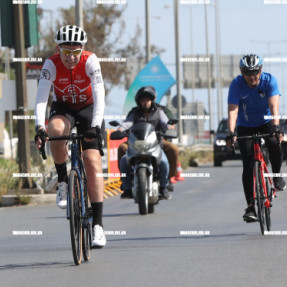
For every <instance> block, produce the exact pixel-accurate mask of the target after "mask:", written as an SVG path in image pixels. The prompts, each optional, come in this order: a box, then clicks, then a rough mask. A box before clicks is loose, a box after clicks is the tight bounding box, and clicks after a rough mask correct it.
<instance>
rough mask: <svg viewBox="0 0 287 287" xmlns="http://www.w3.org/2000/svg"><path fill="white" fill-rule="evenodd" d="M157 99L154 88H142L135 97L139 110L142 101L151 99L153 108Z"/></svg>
mask: <svg viewBox="0 0 287 287" xmlns="http://www.w3.org/2000/svg"><path fill="white" fill-rule="evenodd" d="M155 98H156V91H155V88H154V87H153V86H145V87H141V88H140V89H139V90H138V91H137V93H136V95H135V101H136V103H137V106H138V107H139V108H141V99H151V101H152V106H153V103H154V100H155Z"/></svg>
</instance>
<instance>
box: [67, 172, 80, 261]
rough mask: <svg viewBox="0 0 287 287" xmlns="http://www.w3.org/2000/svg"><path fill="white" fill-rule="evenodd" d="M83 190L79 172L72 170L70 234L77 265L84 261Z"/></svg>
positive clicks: (70, 181) (70, 178)
mask: <svg viewBox="0 0 287 287" xmlns="http://www.w3.org/2000/svg"><path fill="white" fill-rule="evenodd" d="M81 207H82V206H81V190H80V182H79V177H78V175H77V172H76V171H75V170H71V172H70V176H69V209H70V234H71V245H72V251H73V258H74V262H75V264H76V265H80V264H81V261H82V219H81V210H82V209H81Z"/></svg>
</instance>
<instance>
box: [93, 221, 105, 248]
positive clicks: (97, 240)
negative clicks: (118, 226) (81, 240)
mask: <svg viewBox="0 0 287 287" xmlns="http://www.w3.org/2000/svg"><path fill="white" fill-rule="evenodd" d="M106 243H107V240H106V236H105V233H104V229H103V227H102V226H100V225H95V226H94V227H93V239H92V247H94V248H102V247H104V246H105V245H106Z"/></svg>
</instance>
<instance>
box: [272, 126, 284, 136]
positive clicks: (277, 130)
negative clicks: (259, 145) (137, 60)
mask: <svg viewBox="0 0 287 287" xmlns="http://www.w3.org/2000/svg"><path fill="white" fill-rule="evenodd" d="M272 134H275V135H280V134H282V135H283V134H284V133H283V131H282V130H281V129H280V127H279V126H278V125H273V126H272Z"/></svg>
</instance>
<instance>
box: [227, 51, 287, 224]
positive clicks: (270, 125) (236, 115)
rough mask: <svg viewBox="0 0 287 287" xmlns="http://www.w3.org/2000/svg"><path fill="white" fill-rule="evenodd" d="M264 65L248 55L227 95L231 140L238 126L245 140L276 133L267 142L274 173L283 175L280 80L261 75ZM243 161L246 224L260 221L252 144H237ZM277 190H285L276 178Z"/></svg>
mask: <svg viewBox="0 0 287 287" xmlns="http://www.w3.org/2000/svg"><path fill="white" fill-rule="evenodd" d="M262 67H263V61H262V59H261V58H260V57H259V56H258V55H254V54H249V55H245V56H243V57H242V58H241V59H240V63H239V68H240V71H241V75H239V76H237V77H236V78H235V79H234V80H233V81H232V83H231V84H230V87H229V94H228V127H229V131H230V133H229V136H228V137H227V144H228V145H230V144H231V139H232V140H233V144H234V141H236V136H235V134H234V131H235V126H236V124H237V135H238V136H246V135H252V134H254V133H258V132H260V133H270V134H271V133H273V134H275V135H276V136H277V137H275V136H274V137H269V138H264V140H265V144H266V146H267V148H268V151H269V158H270V162H271V166H272V171H273V173H280V170H281V165H282V151H281V146H280V144H278V138H279V140H280V141H281V140H282V134H283V133H282V131H281V130H280V127H279V98H280V91H279V88H278V84H277V80H276V78H275V77H274V76H272V75H271V74H269V73H265V72H262ZM238 144H239V148H240V152H241V155H242V159H243V173H242V182H243V189H244V193H245V198H246V201H247V208H246V210H245V213H244V215H243V220H244V221H246V222H254V221H257V215H256V212H255V208H254V198H253V156H252V153H253V149H252V147H253V145H252V140H251V139H250V140H244V141H238ZM273 181H274V185H275V187H276V188H277V189H278V190H283V189H285V188H286V183H285V181H284V180H283V178H282V177H274V178H273Z"/></svg>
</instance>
